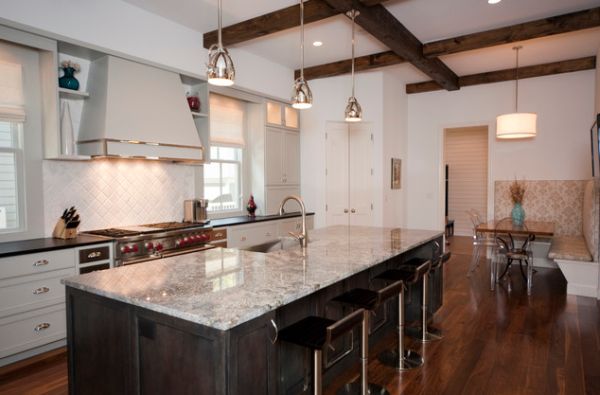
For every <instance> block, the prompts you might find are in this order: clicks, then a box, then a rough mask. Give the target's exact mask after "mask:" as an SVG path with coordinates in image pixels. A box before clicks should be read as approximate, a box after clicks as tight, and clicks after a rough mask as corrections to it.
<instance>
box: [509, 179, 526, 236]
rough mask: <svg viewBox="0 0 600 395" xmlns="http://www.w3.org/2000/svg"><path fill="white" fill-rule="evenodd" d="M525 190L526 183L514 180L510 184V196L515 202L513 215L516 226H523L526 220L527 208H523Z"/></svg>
mask: <svg viewBox="0 0 600 395" xmlns="http://www.w3.org/2000/svg"><path fill="white" fill-rule="evenodd" d="M525 191H526V189H525V184H524V183H523V182H521V181H518V180H514V181H513V182H512V183H511V184H510V198H511V200H512V202H513V209H512V211H511V217H512V222H513V224H514V225H516V226H523V222H525V210H524V209H523V199H524V198H525Z"/></svg>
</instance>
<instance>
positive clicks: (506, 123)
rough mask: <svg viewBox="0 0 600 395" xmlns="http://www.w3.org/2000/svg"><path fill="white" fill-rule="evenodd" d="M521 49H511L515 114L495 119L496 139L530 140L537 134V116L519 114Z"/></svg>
mask: <svg viewBox="0 0 600 395" xmlns="http://www.w3.org/2000/svg"><path fill="white" fill-rule="evenodd" d="M521 48H523V47H521V46H516V47H513V50H514V51H515V52H516V56H517V68H516V70H517V76H516V82H515V85H516V88H515V112H514V113H510V114H503V115H499V116H498V117H496V138H498V139H522V138H530V137H535V136H536V134H537V114H535V113H525V112H519V50H520V49H521Z"/></svg>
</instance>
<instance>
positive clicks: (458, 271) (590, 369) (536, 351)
mask: <svg viewBox="0 0 600 395" xmlns="http://www.w3.org/2000/svg"><path fill="white" fill-rule="evenodd" d="M469 242H470V240H469V238H461V237H453V240H452V243H451V244H450V246H449V248H450V250H451V251H453V254H454V255H453V256H452V258H451V260H450V261H449V262H448V264H447V266H446V269H445V270H446V283H445V294H444V298H445V299H444V307H443V308H442V309H441V310H440V311H439V312H438V313H437V314H436V317H435V322H436V325H437V326H438V327H440V328H442V329H443V330H444V335H445V337H444V339H443V340H441V341H439V342H435V343H430V344H427V345H425V346H422V345H421V344H419V343H415V342H409V344H410V346H412V347H414V348H415V349H417V350H419V351H420V352H421V353H422V354H423V355H424V357H425V359H426V363H425V365H424V366H423V367H422V368H420V369H417V370H415V371H410V372H405V373H402V374H398V373H397V372H396V371H395V370H393V369H390V368H387V367H385V366H383V365H381V364H380V363H379V362H378V361H377V360H376V359H375V358H371V362H370V364H369V368H370V370H369V372H370V375H371V381H373V382H376V383H379V384H382V385H384V386H385V387H386V388H387V389H388V390H389V391H390V393H392V394H394V395H396V394H449V395H451V394H527V395H533V394H543V395H550V394H569V395H571V394H574V395H575V394H599V395H600V304H599V303H598V302H597V301H596V300H594V299H591V298H583V297H574V296H567V295H566V294H565V288H566V286H565V280H564V278H563V276H562V274H561V273H560V271H559V270H552V269H541V268H540V269H538V272H537V273H536V275H535V277H534V288H533V294H532V295H531V296H530V297H528V296H527V293H526V291H525V287H524V283H523V280H522V278H521V277H519V274H518V272H515V273H514V275H513V276H512V290H511V291H510V292H509V291H508V287H507V286H506V284H503V285H502V286H501V287H500V288H499V289H498V290H497V291H496V292H490V290H489V282H488V271H487V264H486V262H485V261H482V262H481V266H480V267H479V269H478V270H477V271H476V272H475V274H474V275H473V276H472V277H471V278H467V277H466V275H465V274H466V272H467V268H468V265H469V260H470V245H469ZM517 270H518V269H517ZM394 342H395V339H394V338H393V337H389V338H388V339H386V340H385V341H384V342H381V343H380V344H378V345H377V346H376V347H375V348H374V349H373V350H371V351H372V353H371V354H372V356H374V355H375V354H376V353H377V352H378V351H380V350H381V349H383V348H385V347H389V346H391V345H393V344H394ZM356 374H357V371H356V372H348V373H347V374H346V375H345V376H344V377H340V378H339V381H336V383H334V385H332V386H331V387H330V388H329V389H328V390H327V391H326V392H327V394H334V393H335V391H336V390H337V387H339V384H340V383H343V382H345V381H346V380H347V379H351V378H352V377H353V376H355V375H356ZM66 392H67V368H66V356H64V354H63V357H60V356H56V355H55V356H54V357H53V358H52V359H51V360H49V361H45V362H44V361H42V362H39V363H37V364H35V365H32V367H31V368H28V369H26V370H18V371H16V372H6V370H2V369H0V394H64V393H66Z"/></svg>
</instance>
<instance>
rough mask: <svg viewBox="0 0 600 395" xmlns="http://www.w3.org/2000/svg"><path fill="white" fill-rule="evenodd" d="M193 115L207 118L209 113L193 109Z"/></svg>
mask: <svg viewBox="0 0 600 395" xmlns="http://www.w3.org/2000/svg"><path fill="white" fill-rule="evenodd" d="M192 117H194V118H207V117H208V114H206V113H203V112H195V111H192Z"/></svg>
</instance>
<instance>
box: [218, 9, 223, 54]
mask: <svg viewBox="0 0 600 395" xmlns="http://www.w3.org/2000/svg"><path fill="white" fill-rule="evenodd" d="M222 9H223V7H222V0H219V32H218V35H219V48H223V35H222V33H221V30H223V20H222V15H221V11H222Z"/></svg>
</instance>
